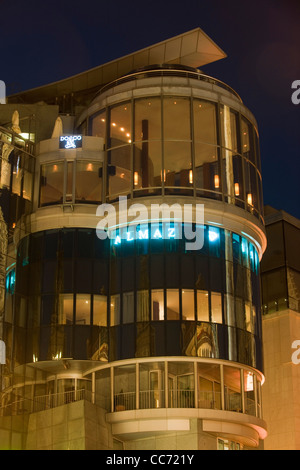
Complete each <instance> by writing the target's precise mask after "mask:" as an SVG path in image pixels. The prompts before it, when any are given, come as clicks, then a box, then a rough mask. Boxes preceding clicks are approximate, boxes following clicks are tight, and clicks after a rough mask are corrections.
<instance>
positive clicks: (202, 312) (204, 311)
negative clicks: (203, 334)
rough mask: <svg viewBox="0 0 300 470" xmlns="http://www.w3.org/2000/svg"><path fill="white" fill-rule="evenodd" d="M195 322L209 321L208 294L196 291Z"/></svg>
mask: <svg viewBox="0 0 300 470" xmlns="http://www.w3.org/2000/svg"><path fill="white" fill-rule="evenodd" d="M197 320H198V321H207V322H208V321H209V304H208V292H207V291H200V290H198V291H197Z"/></svg>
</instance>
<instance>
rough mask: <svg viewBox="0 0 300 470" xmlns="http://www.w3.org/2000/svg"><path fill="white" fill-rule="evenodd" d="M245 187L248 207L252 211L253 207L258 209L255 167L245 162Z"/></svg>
mask: <svg viewBox="0 0 300 470" xmlns="http://www.w3.org/2000/svg"><path fill="white" fill-rule="evenodd" d="M244 168H245V189H246V202H247V205H248V209H250V211H251V212H252V211H253V209H254V208H255V209H258V191H257V179H256V169H255V168H254V166H253V165H252V164H251V163H249V162H245V165H244Z"/></svg>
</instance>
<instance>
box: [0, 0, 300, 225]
mask: <svg viewBox="0 0 300 470" xmlns="http://www.w3.org/2000/svg"><path fill="white" fill-rule="evenodd" d="M0 8H1V9H0V19H1V22H0V44H1V68H0V80H4V81H5V83H6V86H7V90H8V94H10V93H16V92H18V91H22V90H26V89H30V88H34V87H37V86H41V85H45V84H47V83H50V82H53V81H57V80H61V79H64V78H67V77H69V76H72V75H74V74H77V73H80V72H83V71H85V70H88V69H90V68H93V67H96V66H98V65H101V64H104V63H105V62H108V61H111V60H113V59H116V58H118V57H122V56H123V55H126V54H130V53H132V52H135V51H137V50H139V49H142V48H144V47H147V46H150V45H152V44H155V43H157V42H160V41H163V40H165V39H168V38H170V37H173V36H176V35H178V34H181V33H184V32H186V31H189V30H191V29H194V28H197V27H200V28H202V29H203V30H204V32H205V33H206V34H207V35H208V36H209V37H211V39H213V40H214V41H215V42H216V43H217V44H218V45H219V46H220V47H221V49H223V50H224V51H225V52H226V54H227V55H228V57H227V58H226V59H223V60H221V61H218V62H216V63H215V64H211V65H207V66H205V67H203V68H202V70H203V72H204V73H206V74H208V75H212V76H213V77H216V78H218V79H220V80H222V81H224V82H225V83H227V84H228V85H230V86H231V87H232V88H234V89H235V90H236V91H237V92H238V93H239V94H240V96H241V97H242V99H243V101H244V104H245V105H246V106H247V107H248V108H249V109H250V110H251V111H252V112H253V114H254V116H255V117H256V119H257V122H258V126H259V132H260V143H261V155H262V172H263V184H264V201H265V204H269V205H272V206H273V207H275V208H276V209H283V210H285V211H286V212H288V213H290V214H292V215H294V216H295V217H298V218H300V171H299V170H300V164H299V161H300V104H299V105H294V104H293V103H292V100H291V96H292V93H293V90H292V88H291V85H292V83H293V81H295V80H300V0H285V1H282V0H260V1H259V0H251V1H250V0H249V1H244V0H240V1H236V0H213V1H211V2H209V1H208V0H207V1H203V0H185V1H177V0H152V1H145V0H144V1H142V0H140V1H137V0H128V1H125V0H107V1H103V0H84V1H83V0H80V1H78V0H60V1H59V0H51V1H48V0H44V1H41V0H27V1H24V0H23V1H22V0H14V1H11V0H10V1H6V0H5V1H4V0H0ZM299 96H300V95H299Z"/></svg>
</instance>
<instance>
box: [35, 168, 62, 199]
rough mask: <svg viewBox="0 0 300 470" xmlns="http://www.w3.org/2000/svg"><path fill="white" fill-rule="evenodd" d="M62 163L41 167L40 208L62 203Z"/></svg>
mask: <svg viewBox="0 0 300 470" xmlns="http://www.w3.org/2000/svg"><path fill="white" fill-rule="evenodd" d="M63 190H64V162H59V163H58V162H57V163H51V164H50V165H49V164H47V165H42V167H41V183H40V206H47V205H49V204H59V203H62V202H63Z"/></svg>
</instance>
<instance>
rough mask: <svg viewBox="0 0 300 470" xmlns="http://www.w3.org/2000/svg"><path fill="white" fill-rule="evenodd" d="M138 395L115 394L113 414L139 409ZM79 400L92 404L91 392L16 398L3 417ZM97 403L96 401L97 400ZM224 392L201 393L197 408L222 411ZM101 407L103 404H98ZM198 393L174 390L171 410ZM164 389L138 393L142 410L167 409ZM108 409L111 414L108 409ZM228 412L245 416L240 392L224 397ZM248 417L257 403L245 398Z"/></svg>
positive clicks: (4, 409) (2, 410) (188, 403)
mask: <svg viewBox="0 0 300 470" xmlns="http://www.w3.org/2000/svg"><path fill="white" fill-rule="evenodd" d="M136 398H137V397H136V392H125V393H123V392H122V393H118V394H115V395H114V411H115V412H118V411H125V410H126V411H128V410H136V409H137V402H136ZM80 400H87V401H90V402H92V392H91V391H90V390H86V389H81V390H71V391H67V392H63V393H57V394H47V395H41V396H36V397H34V398H33V399H29V398H23V397H16V400H15V401H13V402H11V403H9V404H7V405H4V406H2V407H1V408H0V417H1V416H12V415H21V414H29V413H37V412H39V411H45V410H48V409H51V408H56V407H58V406H62V405H67V404H69V403H73V402H76V401H80ZM96 403H97V399H96ZM221 403H222V400H221V392H216V391H201V390H200V391H198V395H197V407H198V408H202V409H214V410H221V409H222V404H221ZM97 404H98V405H100V403H97ZM106 405H108V404H106ZM195 405H196V404H195V391H194V390H178V389H173V390H169V392H168V408H195ZM165 406H166V403H165V390H143V391H140V392H139V404H138V408H139V409H154V408H164V407H165ZM105 409H107V411H109V406H106V407H105ZM224 409H225V410H226V411H235V412H239V413H242V397H241V394H240V393H237V392H236V393H230V394H225V407H224ZM244 412H245V413H246V414H250V415H253V416H255V415H256V409H255V400H252V399H250V398H247V397H245V411H244Z"/></svg>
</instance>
